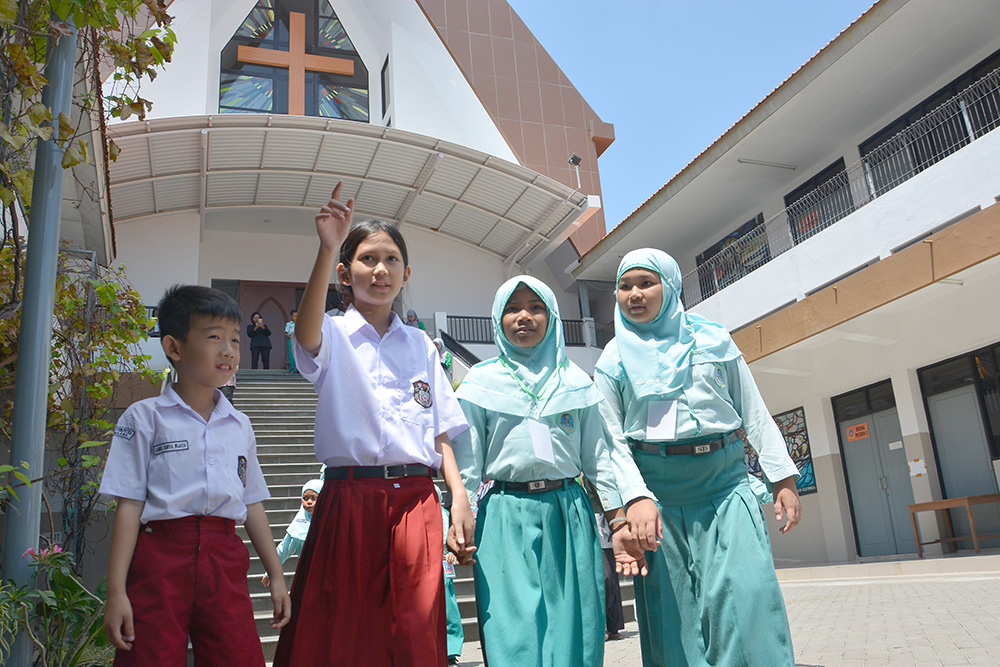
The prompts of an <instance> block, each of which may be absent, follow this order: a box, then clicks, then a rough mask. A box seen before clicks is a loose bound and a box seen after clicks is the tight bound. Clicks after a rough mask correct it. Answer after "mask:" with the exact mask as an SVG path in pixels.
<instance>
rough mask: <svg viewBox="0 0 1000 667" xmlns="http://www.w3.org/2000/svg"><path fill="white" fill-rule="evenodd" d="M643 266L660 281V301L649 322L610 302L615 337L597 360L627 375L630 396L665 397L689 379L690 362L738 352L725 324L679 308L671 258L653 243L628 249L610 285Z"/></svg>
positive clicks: (677, 283)
mask: <svg viewBox="0 0 1000 667" xmlns="http://www.w3.org/2000/svg"><path fill="white" fill-rule="evenodd" d="M636 268H642V269H649V270H650V271H655V272H656V273H658V274H659V275H660V280H661V281H662V282H663V303H662V304H661V306H660V312H659V314H658V315H657V316H656V318H655V319H654V320H653V321H652V322H646V323H644V324H637V323H635V322H632V321H631V320H629V319H628V318H627V317H625V315H624V314H622V311H621V308H620V307H618V306H615V338H614V339H613V340H612V341H611V342H610V343H608V351H611V352H615V351H617V354H616V355H615V354H604V355H602V356H601V360H600V361H599V362H598V363H597V367H598V368H599V369H601V371H602V372H604V373H606V374H608V375H610V376H613V377H620V376H621V375H622V374H624V375H625V377H626V378H627V379H628V381H629V384H631V385H632V389H633V391H634V392H635V395H636V396H638V397H639V398H645V397H647V396H669V395H670V394H673V393H675V392H677V391H679V390H680V389H683V388H684V387H685V386H687V385H688V384H689V383H690V380H691V365H692V364H701V363H711V362H715V363H722V362H725V361H730V360H732V359H736V358H737V357H739V356H740V355H741V353H740V350H739V348H738V347H736V343H734V342H733V339H732V337H731V336H730V335H729V332H728V331H726V328H725V327H723V326H722V325H721V324H718V323H717V322H712V321H710V320H707V319H705V318H704V317H702V316H701V315H696V314H694V313H686V312H684V304H683V303H681V298H680V294H681V270H680V267H679V266H677V262H676V261H674V258H673V257H671V256H670V255H668V254H667V253H665V252H663V251H662V250H655V249H653V248H643V249H640V250H633V251H632V252H630V253H628V254H627V255H625V256H624V257H623V258H622V261H621V264H619V265H618V275H617V277H616V278H615V281H616V284H617V283H618V282H620V281H621V279H622V275H624V273H625V272H626V271H629V270H630V269H636Z"/></svg>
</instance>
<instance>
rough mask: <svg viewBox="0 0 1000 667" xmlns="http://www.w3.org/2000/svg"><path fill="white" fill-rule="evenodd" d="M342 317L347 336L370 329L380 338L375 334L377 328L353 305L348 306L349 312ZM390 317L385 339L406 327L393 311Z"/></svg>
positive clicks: (376, 335) (376, 336) (375, 334)
mask: <svg viewBox="0 0 1000 667" xmlns="http://www.w3.org/2000/svg"><path fill="white" fill-rule="evenodd" d="M340 317H343V318H344V324H345V325H346V326H347V335H349V336H351V335H354V334H355V333H357V332H358V331H361V330H362V329H364V328H365V327H368V329H369V330H370V332H371V333H372V334H373V335H374V336H375V338H378V334H377V333H376V332H375V327H373V326H372V325H371V324H369V323H368V320H366V319H365V318H364V315H362V314H361V313H359V312H358V309H357V308H355V307H354V304H353V303H352V304H351V305H350V306H348V308H347V312H345V313H344V314H343V315H341V316H340ZM389 317H390V318H391V320H390V321H389V328H388V329H387V330H386V332H385V336H383V338H385V337H386V336H389V335H390V334H391V333H393V332H394V331H397V330H399V329H402V328H403V327H404V326H406V325H405V324H403V320H401V319H399V315H397V314H396V312H395V311H392V313H391V314H390V316H389Z"/></svg>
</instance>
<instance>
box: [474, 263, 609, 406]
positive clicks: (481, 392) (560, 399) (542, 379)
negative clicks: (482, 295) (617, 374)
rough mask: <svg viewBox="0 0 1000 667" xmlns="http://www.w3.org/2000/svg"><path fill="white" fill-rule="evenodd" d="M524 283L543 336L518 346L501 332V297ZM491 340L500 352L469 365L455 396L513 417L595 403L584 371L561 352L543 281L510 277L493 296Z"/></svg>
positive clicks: (551, 299)
mask: <svg viewBox="0 0 1000 667" xmlns="http://www.w3.org/2000/svg"><path fill="white" fill-rule="evenodd" d="M522 283H523V284H524V285H525V286H526V287H527V288H528V289H530V290H531V291H533V292H534V293H535V294H537V295H538V296H539V297H540V298H541V299H542V301H543V302H544V303H545V307H546V308H547V309H548V311H549V324H548V328H547V329H546V330H545V337H544V338H542V341H541V342H540V343H539V344H538V345H536V346H535V347H532V348H520V347H518V346H516V345H514V344H513V343H511V342H510V341H509V340H507V336H506V334H504V332H503V324H502V319H503V310H504V307H505V306H506V305H507V300H508V299H510V296H511V294H513V293H514V290H515V289H517V287H518V285H521V284H522ZM493 341H494V342H495V343H496V346H497V349H498V350H500V356H499V357H494V358H493V359H488V360H486V361H484V362H481V363H478V364H476V365H475V366H473V367H472V369H471V370H470V371H469V374H468V375H467V376H465V380H463V381H462V384H461V385H459V387H458V391H457V392H456V395H457V396H458V398H460V399H462V400H465V401H468V402H470V403H474V404H476V405H478V406H480V407H482V408H483V409H485V410H490V411H492V412H500V413H504V414H510V415H517V416H519V417H533V418H539V417H548V416H551V415H557V414H561V413H563V412H568V411H570V410H578V409H581V408H585V407H587V406H590V405H596V404H597V403H599V402H601V400H602V397H601V394H600V392H598V391H597V388H596V387H595V386H594V383H593V381H591V379H590V376H588V375H587V374H586V373H584V372H583V370H581V369H580V367H579V366H577V365H576V364H574V363H573V362H572V361H570V360H569V358H568V357H567V356H566V343H565V341H564V340H563V328H562V320H560V319H559V304H558V303H557V302H556V295H555V294H554V293H553V292H552V290H551V289H549V286H548V285H546V284H545V283H543V282H542V281H541V280H538V279H537V278H533V277H532V276H515V277H514V278H511V279H510V280H508V281H507V282H505V283H504V284H503V285H501V286H500V289H498V290H497V293H496V296H495V297H494V298H493Z"/></svg>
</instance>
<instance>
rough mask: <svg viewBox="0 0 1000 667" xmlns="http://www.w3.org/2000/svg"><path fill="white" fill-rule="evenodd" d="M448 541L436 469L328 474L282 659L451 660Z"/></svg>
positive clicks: (411, 663) (376, 665)
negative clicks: (444, 559) (385, 474)
mask: <svg viewBox="0 0 1000 667" xmlns="http://www.w3.org/2000/svg"><path fill="white" fill-rule="evenodd" d="M443 545H444V538H443V532H442V524H441V507H440V504H439V502H438V497H437V493H436V492H435V490H434V484H433V482H432V481H431V479H430V478H429V477H402V478H398V479H379V478H374V479H355V480H346V479H345V480H327V481H326V483H325V484H324V485H323V491H322V492H321V493H320V495H319V500H318V502H317V504H316V509H315V510H313V518H312V521H311V523H310V527H309V534H308V536H307V537H306V541H305V545H304V546H303V548H302V554H301V555H300V556H299V565H298V569H297V570H296V572H295V580H294V581H293V583H292V594H291V595H292V620H291V622H290V623H289V624H288V625H287V626H285V627H284V628H283V629H282V630H281V636H280V638H279V640H278V648H277V652H276V654H275V657H274V665H275V667H320V666H323V667H327V666H331V667H332V666H340V665H344V666H345V667H356V666H357V665H366V666H371V667H428V665H443V664H445V663H446V662H447V659H448V653H447V649H446V641H445V638H446V635H445V606H444V605H445V600H444V578H443V571H442V568H441V554H442V550H443Z"/></svg>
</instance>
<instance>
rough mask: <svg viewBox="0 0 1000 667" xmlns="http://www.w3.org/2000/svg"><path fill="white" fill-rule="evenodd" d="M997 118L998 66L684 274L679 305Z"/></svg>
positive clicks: (754, 265) (829, 221) (698, 298)
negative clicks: (682, 299) (681, 299)
mask: <svg viewBox="0 0 1000 667" xmlns="http://www.w3.org/2000/svg"><path fill="white" fill-rule="evenodd" d="M998 125H1000V69H996V70H994V71H993V72H991V73H990V74H988V75H986V76H985V77H983V78H981V79H980V80H978V81H976V82H975V83H973V84H972V85H970V86H969V87H968V88H965V89H964V90H962V91H961V92H959V93H958V94H957V95H955V96H954V97H952V98H951V99H949V100H948V101H947V102H944V103H943V104H941V105H940V106H938V107H937V108H935V109H934V110H933V111H931V112H930V113H928V114H927V115H925V116H924V117H922V118H920V119H919V120H917V121H916V122H914V123H911V124H910V125H909V126H908V127H906V128H905V129H903V130H901V131H900V132H899V133H897V134H895V135H894V136H892V137H891V138H890V139H889V140H887V141H886V142H884V143H883V144H881V145H880V146H878V147H876V148H873V149H872V150H869V151H868V152H866V153H865V154H864V155H863V156H862V158H861V160H859V161H858V162H855V163H854V164H852V165H850V166H849V167H847V168H846V169H844V171H842V172H840V173H838V174H837V175H835V176H834V177H833V178H831V179H829V180H827V181H826V182H825V183H823V185H821V186H820V187H818V188H817V189H815V190H813V191H812V192H810V193H808V194H807V195H805V196H804V197H802V198H801V199H799V200H798V201H796V202H794V203H793V204H792V205H791V206H788V207H787V208H785V209H783V210H781V211H780V212H778V213H777V214H776V215H774V216H772V217H771V218H769V219H768V220H767V221H765V222H764V224H763V225H758V226H757V227H755V228H754V229H753V230H751V231H750V232H749V233H747V234H746V235H744V236H743V237H741V238H740V239H739V240H738V241H736V242H734V243H733V244H732V245H730V246H728V247H727V248H725V249H724V250H722V251H720V252H719V253H718V254H717V255H715V256H713V257H712V258H710V259H709V260H708V261H706V262H705V263H703V264H702V265H701V266H699V267H698V268H697V269H695V270H694V271H691V272H690V273H688V274H686V275H685V276H684V282H683V285H684V288H683V290H684V291H683V298H684V303H685V305H686V307H688V308H690V307H692V306H694V305H695V304H698V303H701V302H702V301H704V300H705V299H707V298H708V297H710V296H711V295H713V294H715V293H716V292H718V291H719V290H721V289H724V288H725V287H727V286H729V285H731V284H732V283H734V282H735V281H737V280H739V279H740V278H742V277H744V276H746V275H747V274H749V273H750V272H751V271H754V270H756V269H758V268H760V267H761V266H763V265H764V264H766V263H768V262H770V261H771V260H772V259H774V258H775V257H777V256H778V255H780V254H782V253H784V252H787V251H788V250H791V249H792V248H793V247H795V245H797V244H798V243H801V242H802V241H804V240H806V239H808V238H810V237H812V236H814V235H816V234H818V233H819V232H821V231H822V230H824V229H826V228H827V227H829V226H831V225H833V224H834V223H836V222H837V221H838V220H840V219H842V218H844V217H846V216H847V215H849V214H851V213H852V212H854V211H856V210H857V209H859V208H861V207H863V206H865V205H866V204H869V203H870V202H872V201H873V200H874V199H875V198H877V197H880V196H881V195H883V194H885V193H886V192H888V191H889V190H891V189H892V188H895V187H896V186H898V185H900V184H901V183H903V182H905V181H907V180H908V179H910V178H912V177H913V176H915V175H916V174H918V173H920V172H921V171H923V170H924V169H927V168H928V167H930V166H932V165H934V164H935V163H937V162H939V161H940V160H942V159H944V158H946V157H947V156H949V155H951V154H952V153H954V152H955V151H957V150H959V149H961V148H962V147H964V146H966V145H968V144H970V143H971V142H973V141H975V140H977V139H979V138H980V137H982V136H983V135H985V134H986V133H987V132H989V131H991V130H993V129H995V128H996V127H997V126H998Z"/></svg>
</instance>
